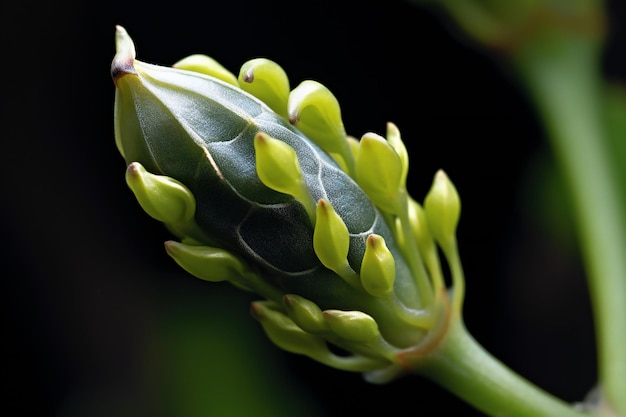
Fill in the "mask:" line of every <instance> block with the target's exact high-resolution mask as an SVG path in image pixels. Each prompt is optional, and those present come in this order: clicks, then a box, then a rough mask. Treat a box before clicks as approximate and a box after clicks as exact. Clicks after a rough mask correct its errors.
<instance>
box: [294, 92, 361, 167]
mask: <svg viewBox="0 0 626 417" xmlns="http://www.w3.org/2000/svg"><path fill="white" fill-rule="evenodd" d="M288 113H289V121H290V122H291V123H292V124H293V125H294V126H296V127H297V128H298V129H300V130H301V131H302V132H303V133H304V134H305V135H306V136H308V137H309V138H310V139H311V140H312V141H313V142H315V143H316V144H317V145H318V146H320V147H321V148H322V149H324V150H325V151H326V152H328V153H330V154H336V155H339V156H340V157H341V159H342V161H343V163H344V165H345V166H346V167H347V169H348V171H349V172H350V171H352V169H353V165H354V158H353V156H352V152H351V149H350V145H349V144H348V141H347V139H346V131H345V129H344V127H343V121H342V119H341V109H340V108H339V102H338V101H337V99H336V98H335V96H334V95H333V94H332V93H331V92H330V90H329V89H328V88H326V87H325V86H324V85H322V84H320V83H318V82H317V81H312V80H306V81H303V82H302V83H300V84H299V85H298V86H297V87H296V88H294V89H293V90H292V91H291V94H290V95H289V102H288Z"/></svg>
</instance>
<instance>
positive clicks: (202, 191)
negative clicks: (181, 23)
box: [114, 61, 412, 307]
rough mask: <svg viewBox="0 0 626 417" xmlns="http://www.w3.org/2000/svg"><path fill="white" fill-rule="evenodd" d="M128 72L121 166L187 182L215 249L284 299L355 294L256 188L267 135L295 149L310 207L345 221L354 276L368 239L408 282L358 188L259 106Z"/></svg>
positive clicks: (160, 72) (285, 204)
mask: <svg viewBox="0 0 626 417" xmlns="http://www.w3.org/2000/svg"><path fill="white" fill-rule="evenodd" d="M131 68H132V70H129V69H120V68H115V69H114V78H116V82H117V84H118V87H119V88H118V96H117V98H116V100H117V103H116V111H117V113H116V119H118V120H117V123H118V124H119V126H118V127H117V128H116V133H118V134H122V135H123V137H122V143H123V151H124V155H125V158H126V162H127V163H131V162H135V161H137V162H140V163H141V164H143V165H144V166H145V168H146V169H147V170H148V171H150V172H152V173H155V174H161V175H167V176H170V177H172V178H175V179H177V180H179V181H180V182H182V183H183V184H185V185H186V186H187V187H188V188H189V189H190V190H191V191H192V192H193V194H194V196H195V198H196V201H197V212H196V221H197V223H198V224H199V225H200V227H201V228H202V229H203V230H204V231H205V232H206V233H207V234H208V235H209V236H211V238H213V239H214V240H215V241H216V242H219V244H220V245H221V246H223V247H224V248H226V249H228V250H231V251H233V252H235V253H238V254H240V255H242V256H243V257H244V258H246V259H248V260H249V261H251V263H253V264H256V265H259V266H260V267H261V268H262V269H264V270H265V274H266V275H269V276H271V277H272V279H275V280H276V282H277V283H278V284H279V285H280V286H282V287H283V288H284V289H285V290H286V291H287V292H298V293H301V294H308V295H309V296H310V297H312V298H316V297H314V294H318V295H322V296H325V295H324V294H320V293H319V292H320V291H322V292H324V293H327V292H328V291H329V289H330V288H333V290H331V291H334V292H335V294H334V295H336V296H337V295H341V294H344V295H346V296H347V294H348V293H349V292H350V291H353V290H350V288H349V287H348V286H347V284H345V283H343V280H342V279H341V278H339V277H338V276H336V275H335V274H334V273H333V272H332V271H330V270H327V269H326V268H325V267H324V266H323V265H322V264H321V263H320V261H319V260H318V258H317V256H316V255H315V252H314V250H313V226H312V224H311V221H310V219H309V218H308V216H307V213H306V211H305V210H304V207H303V206H302V205H301V204H300V203H299V202H298V201H296V200H295V199H294V198H293V197H291V196H289V195H285V194H282V193H279V192H276V191H273V190H271V189H269V188H268V187H266V186H265V185H263V184H262V183H261V181H260V179H259V177H258V175H257V173H256V168H255V152H254V145H253V139H254V136H255V134H256V133H257V132H265V133H266V134H268V135H269V136H271V137H273V138H276V139H279V140H282V141H284V142H285V143H287V144H289V145H290V146H291V147H292V148H293V149H294V150H295V151H296V154H297V156H298V161H299V163H300V166H301V169H302V172H303V175H304V178H305V181H306V183H307V185H308V188H309V190H310V192H311V195H312V196H313V199H314V200H315V201H317V200H318V199H320V198H326V199H328V200H329V201H330V202H331V203H332V205H333V206H334V208H335V210H336V211H337V213H338V214H339V215H340V216H341V218H342V219H343V221H344V222H345V223H346V226H347V227H348V230H349V231H350V234H351V240H350V253H349V256H348V259H349V262H350V264H351V265H352V267H353V268H354V269H355V270H357V271H358V270H359V269H360V264H361V259H362V257H363V252H364V250H365V239H366V237H367V235H369V234H370V233H376V234H379V235H381V236H383V237H384V238H385V240H386V242H387V245H388V247H389V248H390V250H392V252H393V253H394V255H395V256H394V257H395V260H396V269H397V271H398V275H399V276H401V275H408V274H407V271H408V269H407V267H406V265H405V263H404V261H403V258H402V257H401V256H398V254H399V252H398V250H397V249H396V248H395V247H394V242H393V238H392V237H391V233H390V231H389V229H388V227H387V225H386V224H385V221H384V219H383V217H382V216H381V214H380V213H379V212H378V211H377V209H376V208H375V207H374V206H373V205H372V203H371V201H370V200H369V199H368V197H367V196H366V195H365V193H364V192H363V190H361V188H360V187H359V186H358V185H357V184H356V183H355V182H354V181H353V180H352V179H351V178H350V177H349V176H348V175H347V174H346V173H345V172H343V171H342V170H341V169H340V168H339V166H338V165H337V164H336V163H335V161H334V160H333V159H332V158H331V157H330V156H329V155H328V154H327V153H325V152H324V151H323V150H321V149H320V148H319V147H318V146H317V145H316V144H314V143H313V142H312V141H311V140H309V139H308V138H307V137H305V136H304V135H303V134H302V133H301V132H300V131H299V130H298V129H297V128H295V127H294V126H292V125H291V124H290V123H289V122H288V121H286V120H285V119H283V118H282V117H281V116H279V115H278V114H276V113H274V112H273V111H272V110H270V109H269V108H268V107H267V106H266V105H265V104H264V103H262V102H261V101H259V100H258V99H256V98H255V97H253V96H251V95H249V94H247V93H245V92H244V91H243V90H240V89H238V88H236V87H233V86H231V85H229V84H227V83H224V82H221V81H220V80H217V79H214V78H212V77H208V76H205V75H202V74H197V73H194V72H188V71H181V70H177V69H172V68H167V67H161V66H154V65H150V64H145V63H143V62H138V61H134V62H133V66H132V67H131ZM120 74H121V75H128V74H132V75H133V76H132V77H124V78H130V79H131V80H129V83H128V84H127V83H126V82H124V83H121V82H120V80H121V75H120ZM121 84H124V85H121ZM125 86H126V87H128V88H124V87H125ZM128 94H132V95H133V97H129V96H128ZM131 103H132V104H131ZM129 105H132V106H134V108H135V112H136V113H137V119H133V118H132V117H131V118H129V114H130V113H131V112H130V111H128V107H126V111H122V108H125V107H124V106H129ZM119 132H121V133H119ZM321 280H330V281H336V284H337V285H328V283H322V282H320V281H321ZM396 285H398V282H396ZM411 292H412V291H411ZM326 295H328V294H326ZM349 298H351V297H349ZM321 307H323V306H321Z"/></svg>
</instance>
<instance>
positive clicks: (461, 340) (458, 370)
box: [407, 316, 585, 417]
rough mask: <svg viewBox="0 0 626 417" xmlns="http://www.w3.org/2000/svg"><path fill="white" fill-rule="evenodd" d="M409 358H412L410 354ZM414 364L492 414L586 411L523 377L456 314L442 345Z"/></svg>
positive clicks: (547, 415) (511, 416)
mask: <svg viewBox="0 0 626 417" xmlns="http://www.w3.org/2000/svg"><path fill="white" fill-rule="evenodd" d="M407 359H410V358H407ZM417 362H418V364H417V365H416V366H415V367H414V368H413V369H414V371H415V372H416V373H417V374H419V375H423V376H426V377H428V378H430V379H431V380H433V381H435V382H436V383H438V384H439V385H441V386H442V387H444V388H445V389H447V390H449V391H450V392H452V393H454V394H455V395H457V396H458V397H460V398H462V399H463V400H465V401H466V402H467V403H469V404H471V405H472V406H474V407H475V408H476V409H478V410H480V411H482V412H484V413H486V414H488V415H490V416H493V417H497V416H507V417H557V416H558V417H581V416H584V415H585V414H583V413H581V412H579V411H576V410H575V409H574V408H573V407H572V406H570V405H569V404H567V403H565V402H563V401H562V400H560V399H558V398H556V397H554V396H552V395H551V394H549V393H547V392H545V391H543V390H541V389H539V388H538V387H537V386H535V385H533V384H532V383H530V382H528V381H527V380H526V379H524V378H522V377H521V376H519V375H518V374H516V373H515V372H513V371H512V370H511V369H510V368H508V367H506V366H505V365H504V364H502V362H500V361H498V360H497V359H496V358H494V357H493V356H492V355H491V354H490V353H489V352H487V351H486V350H485V349H484V348H483V347H482V346H481V345H480V344H479V343H478V342H477V341H476V340H475V339H474V338H473V337H472V336H471V335H470V334H469V332H468V331H467V330H466V329H465V326H464V325H463V322H462V321H461V319H460V318H459V316H456V318H455V319H453V320H452V323H451V324H450V328H449V330H448V333H447V335H446V336H445V338H444V339H443V340H442V342H441V345H439V346H438V348H437V349H436V350H435V351H434V352H432V353H431V354H430V355H429V356H428V357H426V358H424V359H421V360H418V361H417Z"/></svg>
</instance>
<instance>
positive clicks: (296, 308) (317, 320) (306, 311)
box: [283, 294, 328, 333]
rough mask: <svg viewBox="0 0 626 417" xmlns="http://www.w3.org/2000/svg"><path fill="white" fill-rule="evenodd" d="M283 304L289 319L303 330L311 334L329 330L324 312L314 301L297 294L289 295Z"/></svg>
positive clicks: (284, 298) (285, 297)
mask: <svg viewBox="0 0 626 417" xmlns="http://www.w3.org/2000/svg"><path fill="white" fill-rule="evenodd" d="M283 304H284V306H285V310H286V311H287V314H288V315H289V317H290V318H291V319H292V320H293V321H294V323H296V324H297V325H298V327H300V328H301V329H302V330H304V331H306V332H309V333H321V332H324V331H326V330H328V326H327V324H326V322H325V321H324V315H323V314H322V310H321V309H320V308H319V307H318V306H317V304H315V303H314V302H313V301H310V300H307V299H306V298H304V297H301V296H299V295H296V294H287V295H285V296H284V297H283Z"/></svg>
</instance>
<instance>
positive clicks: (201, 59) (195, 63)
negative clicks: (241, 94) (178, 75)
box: [172, 54, 239, 87]
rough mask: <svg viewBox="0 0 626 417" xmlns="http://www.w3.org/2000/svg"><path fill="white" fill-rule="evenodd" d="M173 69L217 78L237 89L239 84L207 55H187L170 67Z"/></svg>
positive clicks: (228, 72) (232, 75)
mask: <svg viewBox="0 0 626 417" xmlns="http://www.w3.org/2000/svg"><path fill="white" fill-rule="evenodd" d="M172 66H173V67H174V68H178V69H182V70H187V71H193V72H199V73H200V74H205V75H209V76H211V77H214V78H217V79H219V80H222V81H225V82H227V83H228V84H231V85H234V86H235V87H239V83H238V82H237V77H235V75H234V74H233V73H232V72H230V71H228V70H227V69H226V68H224V66H222V64H220V63H219V62H217V61H216V60H215V59H213V58H211V57H210V56H208V55H203V54H194V55H189V56H188V57H186V58H183V59H181V60H180V61H178V62H176V63H175V64H174V65H172Z"/></svg>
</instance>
